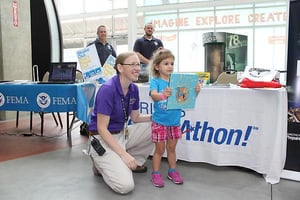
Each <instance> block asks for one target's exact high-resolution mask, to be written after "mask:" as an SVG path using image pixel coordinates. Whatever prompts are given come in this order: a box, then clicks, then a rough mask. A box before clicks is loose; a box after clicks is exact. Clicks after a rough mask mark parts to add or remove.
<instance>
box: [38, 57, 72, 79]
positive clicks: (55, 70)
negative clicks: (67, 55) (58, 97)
mask: <svg viewBox="0 0 300 200" xmlns="http://www.w3.org/2000/svg"><path fill="white" fill-rule="evenodd" d="M76 68H77V63H76V62H61V63H60V62H55V63H51V65H50V68H49V79H48V81H47V82H39V83H48V84H52V83H54V84H72V83H75V80H76Z"/></svg>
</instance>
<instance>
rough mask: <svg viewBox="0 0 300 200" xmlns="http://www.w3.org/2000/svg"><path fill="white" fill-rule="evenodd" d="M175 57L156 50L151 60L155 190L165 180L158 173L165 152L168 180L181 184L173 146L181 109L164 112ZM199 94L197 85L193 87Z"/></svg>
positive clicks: (176, 136)
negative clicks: (167, 164)
mask: <svg viewBox="0 0 300 200" xmlns="http://www.w3.org/2000/svg"><path fill="white" fill-rule="evenodd" d="M174 59H175V57H174V55H173V54H172V52H171V51H170V50H167V49H162V50H159V51H157V52H156V53H155V54H154V55H153V58H152V66H151V70H152V75H153V78H152V79H151V81H150V96H151V98H152V99H153V101H154V112H153V114H152V125H151V126H152V127H151V128H152V142H154V143H155V151H154V154H153V158H152V168H153V172H152V174H151V181H152V183H153V185H154V186H156V187H163V186H164V181H163V178H162V175H161V173H160V164H161V158H162V156H163V153H164V151H165V149H167V159H168V163H169V170H168V179H170V180H171V181H173V183H175V184H182V183H183V178H182V177H181V175H180V174H179V172H178V171H177V170H176V152H175V148H176V144H177V141H178V139H179V138H181V134H182V133H181V130H180V117H181V109H173V110H167V109H166V105H167V97H169V96H171V95H172V91H171V88H169V87H168V84H169V78H170V75H171V74H172V73H173V70H174ZM195 90H196V92H197V93H198V92H199V91H200V84H197V85H196V87H195Z"/></svg>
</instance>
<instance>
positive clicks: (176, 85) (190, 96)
mask: <svg viewBox="0 0 300 200" xmlns="http://www.w3.org/2000/svg"><path fill="white" fill-rule="evenodd" d="M198 83H199V76H198V75H197V74H193V73H190V74H188V73H173V74H171V77H170V82H169V87H170V88H171V90H172V96H170V97H168V100H167V109H188V108H195V102H196V97H197V94H196V91H195V87H196V85H197V84H198Z"/></svg>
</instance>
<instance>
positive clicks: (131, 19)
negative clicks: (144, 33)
mask: <svg viewBox="0 0 300 200" xmlns="http://www.w3.org/2000/svg"><path fill="white" fill-rule="evenodd" d="M136 11H137V9H136V1H135V0H128V50H129V51H132V50H133V45H134V42H135V40H136V37H137V36H136V32H137V12H136Z"/></svg>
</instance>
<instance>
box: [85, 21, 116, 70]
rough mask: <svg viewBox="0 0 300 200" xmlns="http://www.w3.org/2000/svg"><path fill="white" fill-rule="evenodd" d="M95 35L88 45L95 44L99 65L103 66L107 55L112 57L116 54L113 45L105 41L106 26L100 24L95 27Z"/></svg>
mask: <svg viewBox="0 0 300 200" xmlns="http://www.w3.org/2000/svg"><path fill="white" fill-rule="evenodd" d="M97 36H98V37H97V38H96V40H95V41H93V42H91V43H89V44H88V46H90V45H92V44H95V46H96V49H97V52H98V56H99V59H100V63H101V66H103V65H104V63H105V61H106V59H107V58H108V56H109V55H112V56H114V57H116V56H117V55H116V51H115V50H114V48H113V46H112V45H111V44H109V43H108V42H107V41H106V38H107V31H106V26H104V25H100V26H99V27H98V28H97Z"/></svg>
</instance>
